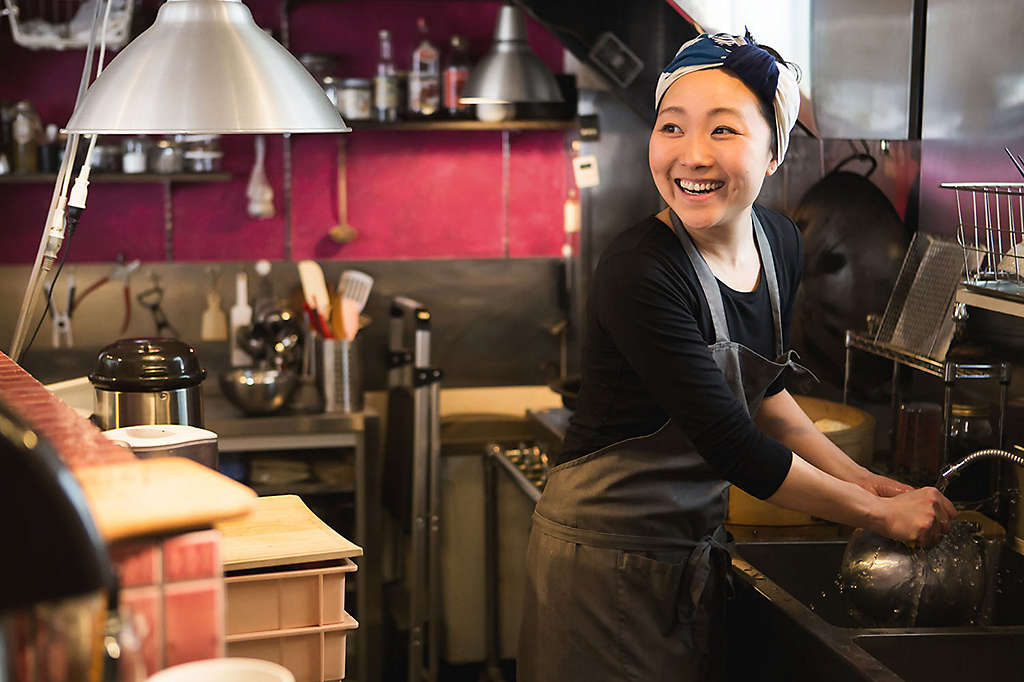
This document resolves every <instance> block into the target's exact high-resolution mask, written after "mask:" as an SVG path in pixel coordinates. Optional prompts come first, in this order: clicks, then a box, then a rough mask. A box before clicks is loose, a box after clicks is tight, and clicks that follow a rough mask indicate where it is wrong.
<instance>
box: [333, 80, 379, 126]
mask: <svg viewBox="0 0 1024 682" xmlns="http://www.w3.org/2000/svg"><path fill="white" fill-rule="evenodd" d="M372 110H373V82H372V81H371V80H370V79H369V78H345V79H343V80H342V81H341V83H340V87H339V89H338V111H339V112H340V113H341V115H342V116H343V117H344V118H345V120H352V121H368V120H370V114H371V112H372Z"/></svg>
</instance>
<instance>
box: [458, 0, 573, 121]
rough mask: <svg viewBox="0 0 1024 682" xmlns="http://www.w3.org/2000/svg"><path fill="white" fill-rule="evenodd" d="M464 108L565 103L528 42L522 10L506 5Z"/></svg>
mask: <svg viewBox="0 0 1024 682" xmlns="http://www.w3.org/2000/svg"><path fill="white" fill-rule="evenodd" d="M459 101H460V102H462V103H463V104H492V103H493V104H500V103H514V102H562V101H564V99H563V98H562V92H561V90H559V88H558V83H557V82H556V81H555V77H554V76H553V75H551V71H549V70H548V67H547V66H545V65H544V62H542V61H541V60H540V59H538V58H537V55H535V54H533V52H532V51H531V50H530V44H529V43H528V42H527V40H526V21H525V20H524V19H523V13H522V12H521V11H520V10H519V8H517V7H514V6H512V5H503V6H502V7H501V10H500V11H499V13H498V23H497V25H496V26H495V27H494V45H493V46H492V47H491V51H490V52H488V53H487V55H486V56H485V57H484V58H483V59H482V60H480V63H479V64H477V65H476V67H475V68H474V69H473V71H472V73H470V74H469V79H468V80H467V81H466V85H465V87H464V88H463V90H462V96H461V97H460V98H459Z"/></svg>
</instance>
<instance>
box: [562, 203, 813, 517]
mask: <svg viewBox="0 0 1024 682" xmlns="http://www.w3.org/2000/svg"><path fill="white" fill-rule="evenodd" d="M755 210H756V212H757V215H758V217H759V218H760V219H761V224H762V226H763V227H764V230H765V233H766V235H767V237H768V241H769V242H770V244H771V249H772V255H773V256H774V261H775V270H776V274H777V277H778V281H779V299H780V305H781V307H782V327H783V347H784V348H788V347H789V327H790V322H791V320H792V318H793V302H794V299H795V298H796V290H797V287H798V285H799V283H800V275H801V263H802V255H803V254H802V251H801V244H800V233H799V231H798V230H797V228H796V225H795V224H794V223H793V221H791V220H790V219H789V218H787V217H785V216H783V215H781V214H779V213H775V212H774V211H769V210H767V209H764V208H762V207H760V206H756V207H755ZM591 281H592V282H593V286H592V287H591V291H590V297H589V300H588V303H587V321H586V325H587V334H586V340H585V343H584V347H583V367H582V374H583V383H582V387H581V389H580V395H579V400H578V407H577V409H576V412H575V413H574V415H573V417H572V420H571V422H570V426H569V430H568V433H567V434H566V442H565V447H564V448H563V453H562V456H561V458H560V462H566V461H569V460H572V459H575V458H576V457H580V456H583V455H585V454H587V453H590V452H594V451H595V450H598V449H600V448H603V447H606V446H608V445H611V444H612V443H616V442H618V441H621V440H624V439H626V438H632V437H636V436H642V435H646V434H649V433H652V432H654V431H656V430H657V429H658V428H659V427H661V426H662V425H663V424H664V423H665V421H666V420H667V419H669V418H671V419H672V421H673V423H674V425H675V426H677V427H679V428H681V429H682V430H683V432H684V433H685V434H686V435H687V436H688V437H689V439H690V440H691V441H692V442H693V443H694V445H695V446H696V448H697V451H698V452H699V453H700V455H701V456H702V457H704V459H705V460H707V462H708V463H709V464H710V465H711V466H712V468H713V469H714V470H715V471H716V472H718V474H719V475H721V476H722V478H723V479H725V480H728V481H730V482H732V483H734V484H736V485H738V486H739V487H740V488H742V489H743V490H745V491H746V492H748V493H750V494H752V495H755V496H757V497H759V498H761V499H764V498H767V497H770V496H771V495H772V494H773V493H774V492H775V491H776V490H777V489H778V487H779V486H780V485H781V484H782V481H783V480H784V479H785V478H786V475H787V474H788V473H789V467H790V464H791V463H792V453H791V452H790V450H789V448H787V447H785V446H784V445H782V444H781V443H779V442H778V441H776V440H774V439H772V438H770V437H768V436H767V435H765V434H764V433H762V432H761V431H760V430H759V429H758V428H757V426H756V425H755V424H754V422H753V421H752V419H751V418H750V417H749V416H748V415H747V413H746V410H744V408H743V405H742V404H741V403H740V401H739V400H737V399H736V398H735V397H734V396H733V394H732V392H731V391H730V389H729V386H728V385H727V384H726V382H725V377H724V375H723V374H722V372H721V370H720V369H719V368H718V366H717V365H716V364H715V362H714V360H713V359H712V357H711V353H710V351H709V350H708V345H709V344H712V343H714V340H715V332H714V327H713V326H712V322H711V311H710V309H709V308H708V303H707V301H706V300H705V297H704V293H703V291H702V289H701V287H700V282H699V280H698V279H697V274H696V272H695V271H694V269H693V264H692V263H690V260H689V258H687V256H686V252H685V251H684V250H683V246H682V244H681V243H680V242H679V238H678V237H677V236H676V235H675V233H674V232H673V231H672V229H671V228H670V227H668V226H667V225H666V224H665V223H663V222H661V221H660V220H659V219H658V218H656V217H654V216H651V217H649V218H647V219H646V220H644V221H643V222H641V223H639V224H638V225H636V226H634V227H632V228H630V229H629V230H627V231H625V232H624V233H622V234H621V235H619V236H618V237H617V238H616V239H615V240H614V241H613V242H612V243H611V244H610V245H609V246H608V248H607V249H606V250H605V252H604V253H603V254H602V256H601V260H600V262H599V264H598V266H597V269H596V271H595V273H594V276H593V278H592V280H591ZM718 286H719V289H720V290H721V292H722V303H723V305H724V307H725V317H726V320H727V322H728V326H729V337H730V338H731V339H732V340H733V341H736V342H738V343H741V344H743V345H745V346H747V347H749V348H751V349H753V350H755V351H757V352H758V353H760V354H761V355H763V356H764V357H767V358H771V359H774V358H775V355H776V353H775V340H774V333H775V332H774V323H773V321H772V314H771V301H770V298H769V296H768V286H767V283H766V282H765V281H764V277H763V276H762V277H761V278H760V280H759V282H758V286H757V288H756V289H755V290H754V291H751V292H739V291H735V290H733V289H731V288H729V287H728V286H726V285H725V284H723V283H721V282H718ZM783 388H784V383H783V380H782V378H781V377H780V378H779V379H778V380H776V381H775V382H774V383H773V384H772V386H771V387H769V389H768V393H767V394H768V395H774V394H776V393H778V392H779V391H781V390H782V389H783Z"/></svg>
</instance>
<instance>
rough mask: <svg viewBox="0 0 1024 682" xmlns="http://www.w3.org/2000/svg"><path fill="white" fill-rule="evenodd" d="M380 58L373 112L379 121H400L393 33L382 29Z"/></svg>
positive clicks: (374, 87)
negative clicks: (392, 44) (392, 42)
mask: <svg viewBox="0 0 1024 682" xmlns="http://www.w3.org/2000/svg"><path fill="white" fill-rule="evenodd" d="M378 36H379V38H380V57H379V58H378V60H377V74H376V75H375V76H374V77H373V112H374V117H375V118H376V119H377V120H378V121H396V120H398V77H397V76H396V75H395V62H394V58H393V57H392V54H393V53H392V51H391V31H388V30H387V29H381V31H380V33H379V34H378Z"/></svg>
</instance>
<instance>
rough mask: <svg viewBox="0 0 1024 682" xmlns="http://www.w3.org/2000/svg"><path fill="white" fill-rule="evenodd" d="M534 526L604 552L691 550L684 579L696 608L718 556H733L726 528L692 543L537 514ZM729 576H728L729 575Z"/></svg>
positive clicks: (721, 527)
mask: <svg viewBox="0 0 1024 682" xmlns="http://www.w3.org/2000/svg"><path fill="white" fill-rule="evenodd" d="M533 525H534V527H535V528H536V529H537V530H539V531H540V532H542V533H544V534H546V535H550V536H551V537H554V538H558V539H559V540H564V541H565V542H572V543H577V544H581V545H589V546H592V547H598V548H601V549H617V550H621V551H623V552H658V551H671V550H680V549H690V550H692V551H691V552H690V556H689V558H688V559H687V560H686V565H685V567H684V572H683V576H684V584H685V585H687V586H688V588H687V589H689V592H690V600H691V602H692V604H693V606H694V607H696V606H698V605H699V604H700V600H701V597H702V596H703V595H704V590H705V589H706V588H707V585H708V580H709V579H710V578H711V574H712V572H713V570H714V568H715V565H714V556H715V554H716V553H722V552H724V553H725V554H726V555H728V556H730V557H731V556H732V554H733V549H734V546H733V542H732V537H731V536H730V535H729V532H728V531H727V530H726V529H725V526H718V527H717V528H715V530H714V531H713V532H712V533H711V534H709V535H705V536H704V537H702V538H701V539H700V540H692V539H690V538H680V537H664V536H653V535H625V534H620V533H606V532H604V531H599V530H592V529H589V528H574V527H572V526H567V525H565V524H563V523H558V522H557V521H552V520H551V519H549V518H547V517H545V516H543V515H541V514H540V513H539V512H536V511H535V512H534V513H533ZM726 575H727V576H728V573H727V574H726Z"/></svg>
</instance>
